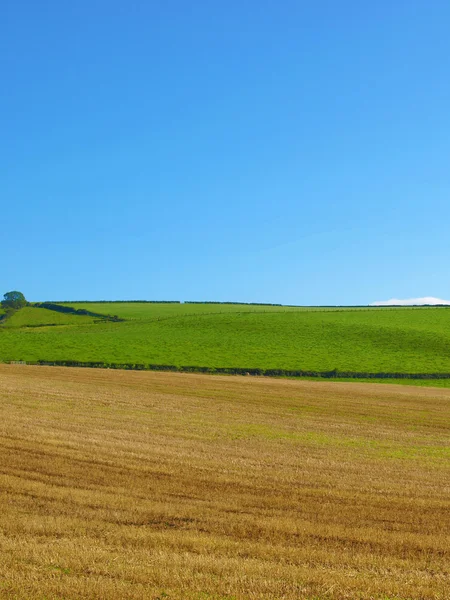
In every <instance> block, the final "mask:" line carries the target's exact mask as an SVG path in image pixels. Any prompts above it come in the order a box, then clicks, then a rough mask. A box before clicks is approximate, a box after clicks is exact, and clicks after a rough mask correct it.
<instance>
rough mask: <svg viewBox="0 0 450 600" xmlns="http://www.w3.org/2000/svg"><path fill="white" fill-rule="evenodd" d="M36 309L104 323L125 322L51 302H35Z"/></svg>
mask: <svg viewBox="0 0 450 600" xmlns="http://www.w3.org/2000/svg"><path fill="white" fill-rule="evenodd" d="M33 306H35V307H36V308H46V309H47V310H53V311H55V312H60V313H68V314H71V315H78V316H81V315H82V316H85V317H96V318H100V319H102V320H104V321H116V322H118V321H125V319H120V318H119V317H118V316H117V315H103V314H101V313H95V312H91V311H90V310H86V309H84V308H78V309H77V308H72V307H71V306H61V305H60V304H54V303H53V302H37V303H36V304H34V305H33Z"/></svg>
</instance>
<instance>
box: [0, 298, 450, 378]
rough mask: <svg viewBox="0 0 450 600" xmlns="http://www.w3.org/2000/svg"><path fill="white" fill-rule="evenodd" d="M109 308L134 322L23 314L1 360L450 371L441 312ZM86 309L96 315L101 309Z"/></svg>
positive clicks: (449, 342)
mask: <svg viewBox="0 0 450 600" xmlns="http://www.w3.org/2000/svg"><path fill="white" fill-rule="evenodd" d="M75 306H78V307H80V305H75ZM105 306H106V307H107V312H108V313H114V314H119V316H125V315H126V316H127V317H128V318H131V320H129V321H125V322H120V323H113V322H100V323H99V322H95V323H94V321H93V319H91V318H90V317H81V316H73V315H61V314H60V313H56V312H55V313H53V311H45V313H52V314H51V316H49V317H48V318H49V321H48V322H47V324H58V325H61V326H60V327H57V328H56V327H48V328H46V327H37V328H31V327H29V325H30V324H34V325H36V324H41V325H42V324H45V323H44V322H43V321H42V319H43V318H44V317H43V316H42V315H43V313H42V312H41V313H39V312H38V311H39V310H43V309H36V308H29V309H23V310H22V311H19V312H18V313H16V315H14V317H13V318H11V320H10V321H9V322H8V326H2V327H0V360H3V361H8V360H26V361H38V360H47V361H67V360H72V361H81V362H86V361H95V362H104V363H120V364H123V363H131V364H136V363H138V364H144V365H148V364H149V363H150V364H164V365H175V366H182V365H191V366H205V367H215V368H217V367H222V368H248V369H257V368H259V369H291V370H296V369H302V370H311V371H331V370H333V369H337V370H340V371H357V372H361V371H363V372H372V373H373V372H380V371H383V372H398V373H450V310H449V309H446V308H427V309H413V310H412V309H394V310H392V309H391V310H382V309H366V310H334V311H333V310H315V311H311V310H299V309H292V310H285V309H284V308H283V307H281V308H280V307H270V308H267V309H264V308H261V307H248V306H240V307H239V306H234V305H206V304H205V305H167V304H166V305H157V304H148V305H131V304H129V305H126V304H124V305H123V307H122V309H123V310H122V313H121V314H120V308H121V307H120V306H113V305H111V304H107V305H105ZM84 308H87V309H90V310H92V311H95V312H99V311H100V307H99V305H98V304H91V305H89V304H86V305H84ZM194 310H195V311H196V312H193V311H194ZM186 311H187V312H186ZM105 313H106V310H105ZM46 318H47V315H46ZM30 319H31V320H32V321H33V322H32V323H31V321H30ZM39 320H41V321H40V322H39V323H37V321H39ZM20 325H22V326H21V327H19V326H20Z"/></svg>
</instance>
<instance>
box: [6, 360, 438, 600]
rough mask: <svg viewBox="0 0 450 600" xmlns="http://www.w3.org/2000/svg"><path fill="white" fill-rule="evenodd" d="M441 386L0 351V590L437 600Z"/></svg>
mask: <svg viewBox="0 0 450 600" xmlns="http://www.w3.org/2000/svg"><path fill="white" fill-rule="evenodd" d="M449 424H450V392H449V391H448V390H445V389H434V388H417V387H407V386H392V385H384V386H379V385H378V386H377V385H370V384H357V383H332V382H306V381H291V380H276V379H270V380H268V379H262V378H243V377H219V376H217V377H208V376H204V375H186V374H180V373H171V374H166V373H153V372H127V371H107V370H95V369H94V370H93V369H75V368H73V369H64V368H55V367H53V368H52V367H32V366H19V365H0V456H1V470H0V502H1V507H2V510H1V511H0V523H1V527H0V552H1V557H2V559H1V561H0V597H2V598H14V599H16V600H22V599H23V600H25V599H26V600H29V599H30V598H33V599H36V600H44V599H46V600H57V599H58V600H62V599H64V600H79V599H80V598H98V599H99V598H102V599H106V598H108V599H109V598H117V599H120V598H124V599H125V598H126V599H128V600H138V599H139V600H144V599H145V600H148V599H152V600H157V599H162V598H165V599H172V600H175V599H186V600H206V599H210V600H211V599H215V600H247V599H254V600H263V599H267V600H275V599H277V600H278V599H281V598H282V599H284V600H299V599H300V600H345V599H348V600H388V599H389V600H394V599H395V600H425V599H426V600H444V599H447V598H448V597H449V596H448V590H449V589H450V544H449V534H448V532H449V531H450V500H449V497H450V495H449V493H450V484H449V482H450V450H449V446H450V444H449V442H450V425H449Z"/></svg>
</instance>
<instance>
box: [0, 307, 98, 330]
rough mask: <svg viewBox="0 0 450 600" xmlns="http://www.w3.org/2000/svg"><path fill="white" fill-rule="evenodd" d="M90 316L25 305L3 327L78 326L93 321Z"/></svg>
mask: <svg viewBox="0 0 450 600" xmlns="http://www.w3.org/2000/svg"><path fill="white" fill-rule="evenodd" d="M93 322H94V319H93V318H92V317H86V316H78V315H76V316H75V315H71V314H64V313H59V312H56V311H53V310H46V309H44V308H36V307H34V306H25V307H24V308H21V309H20V310H18V311H16V312H14V313H13V314H12V316H11V317H9V318H8V319H7V320H6V321H5V323H4V325H3V326H4V327H7V328H11V327H14V328H17V327H45V326H51V325H64V326H76V327H79V326H80V325H82V324H89V323H93Z"/></svg>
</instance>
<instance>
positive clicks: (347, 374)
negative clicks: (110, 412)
mask: <svg viewBox="0 0 450 600" xmlns="http://www.w3.org/2000/svg"><path fill="white" fill-rule="evenodd" d="M28 364H37V365H47V366H58V367H89V368H96V369H126V370H132V371H172V372H178V373H216V374H227V375H259V376H262V377H320V378H323V379H330V378H339V379H450V373H386V372H384V371H380V372H378V373H369V372H359V371H337V370H332V371H306V370H303V369H295V370H292V369H245V368H240V367H198V366H186V365H185V366H177V365H156V364H143V363H142V364H141V363H106V362H101V361H92V362H80V361H76V360H54V361H48V360H38V361H37V362H34V363H28Z"/></svg>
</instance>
